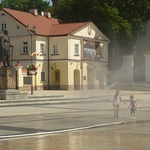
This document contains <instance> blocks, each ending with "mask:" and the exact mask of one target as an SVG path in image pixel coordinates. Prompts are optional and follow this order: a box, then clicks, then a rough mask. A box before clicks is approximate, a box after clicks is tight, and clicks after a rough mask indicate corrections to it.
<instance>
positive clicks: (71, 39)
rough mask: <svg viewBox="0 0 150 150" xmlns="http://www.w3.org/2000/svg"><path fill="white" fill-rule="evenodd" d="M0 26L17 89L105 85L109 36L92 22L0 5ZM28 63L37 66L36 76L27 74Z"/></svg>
mask: <svg viewBox="0 0 150 150" xmlns="http://www.w3.org/2000/svg"><path fill="white" fill-rule="evenodd" d="M0 25H1V28H0V32H1V33H2V32H3V31H4V30H5V29H7V30H8V33H9V37H10V41H11V45H13V46H14V49H13V53H12V54H13V55H12V59H11V60H12V65H13V66H15V68H16V69H17V74H18V75H17V77H18V79H17V86H18V88H19V89H20V90H28V89H29V88H30V85H31V83H32V85H33V87H34V89H35V90H43V89H51V90H53V89H60V90H82V89H99V88H105V87H106V86H107V70H108V43H109V39H108V38H107V37H106V36H105V35H104V34H103V33H102V32H101V31H100V30H99V29H98V28H97V27H96V26H95V25H94V24H93V23H92V22H81V23H67V24H64V23H61V22H59V20H58V19H54V18H51V14H50V13H49V12H42V13H41V15H39V14H38V13H37V10H35V9H32V10H30V12H29V13H25V12H20V11H16V10H11V9H6V8H2V10H1V11H0ZM16 64H17V65H16ZM29 64H34V65H35V66H36V67H37V75H32V76H27V71H26V67H27V66H28V65H29Z"/></svg>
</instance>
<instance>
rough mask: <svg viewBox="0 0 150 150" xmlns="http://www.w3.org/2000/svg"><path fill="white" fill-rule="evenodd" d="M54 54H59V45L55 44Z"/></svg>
mask: <svg viewBox="0 0 150 150" xmlns="http://www.w3.org/2000/svg"><path fill="white" fill-rule="evenodd" d="M52 53H53V54H58V45H57V44H53V51H52Z"/></svg>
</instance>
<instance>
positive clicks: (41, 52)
mask: <svg viewBox="0 0 150 150" xmlns="http://www.w3.org/2000/svg"><path fill="white" fill-rule="evenodd" d="M42 45H43V47H42ZM44 53H45V43H40V54H44Z"/></svg>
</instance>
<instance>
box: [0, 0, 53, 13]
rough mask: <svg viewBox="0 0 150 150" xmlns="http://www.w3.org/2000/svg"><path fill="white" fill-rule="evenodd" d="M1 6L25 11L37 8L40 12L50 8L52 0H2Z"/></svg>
mask: <svg viewBox="0 0 150 150" xmlns="http://www.w3.org/2000/svg"><path fill="white" fill-rule="evenodd" d="M0 7H1V8H2V7H5V8H10V9H14V10H19V11H23V12H28V11H29V9H33V8H36V9H38V11H39V12H41V11H48V10H50V7H51V6H50V1H49V2H47V1H43V0H2V2H1V3H0Z"/></svg>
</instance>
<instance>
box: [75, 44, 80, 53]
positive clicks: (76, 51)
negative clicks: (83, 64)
mask: <svg viewBox="0 0 150 150" xmlns="http://www.w3.org/2000/svg"><path fill="white" fill-rule="evenodd" d="M76 46H78V47H76ZM76 48H78V49H76ZM74 56H79V44H74Z"/></svg>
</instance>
